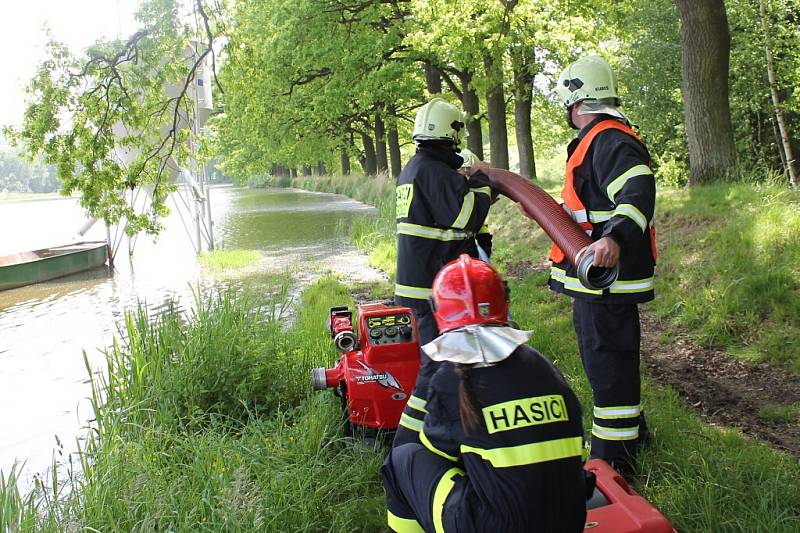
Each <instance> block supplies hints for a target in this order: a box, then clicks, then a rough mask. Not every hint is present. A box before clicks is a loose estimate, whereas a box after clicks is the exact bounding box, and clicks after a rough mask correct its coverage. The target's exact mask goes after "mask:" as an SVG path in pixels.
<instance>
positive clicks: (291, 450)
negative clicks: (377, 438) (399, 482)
mask: <svg viewBox="0 0 800 533" xmlns="http://www.w3.org/2000/svg"><path fill="white" fill-rule="evenodd" d="M271 294H273V295H274V296H272V297H271V298H274V301H266V302H265V301H259V300H255V299H253V298H252V297H248V296H246V295H243V294H241V293H240V292H233V291H229V292H223V293H219V294H216V295H199V296H198V309H197V311H195V312H194V313H193V314H192V315H189V316H186V315H181V314H179V313H178V312H177V311H175V310H174V309H172V310H169V311H167V312H166V313H164V314H163V315H161V316H159V317H151V316H148V315H147V314H146V313H145V312H144V311H143V310H142V309H139V310H138V311H137V312H135V313H132V314H129V315H128V317H127V321H126V326H127V330H126V335H125V340H124V341H119V342H117V343H116V344H115V345H114V347H113V349H112V350H110V351H109V352H108V354H107V359H108V370H107V376H108V378H107V379H103V378H100V377H98V376H94V378H93V386H94V390H95V394H94V399H93V404H94V408H95V418H96V422H95V424H94V428H95V429H94V430H93V432H92V433H91V435H90V438H89V440H88V442H87V444H86V445H85V446H84V447H83V449H82V461H81V464H82V470H83V476H77V477H76V478H75V479H71V480H61V481H59V480H55V481H54V482H53V485H54V486H59V485H62V484H63V483H64V482H66V483H67V486H68V487H69V490H61V491H60V492H58V495H57V497H56V496H54V495H53V494H51V493H53V490H52V488H50V487H45V486H44V485H40V486H38V487H37V489H36V490H35V492H34V493H33V494H32V495H31V497H30V499H29V500H22V499H21V498H20V497H19V495H18V494H16V493H15V492H14V490H15V489H14V484H13V482H9V481H5V482H4V483H3V484H2V486H0V502H3V507H2V508H0V509H3V510H4V514H3V520H5V522H0V523H2V524H14V526H13V527H14V528H17V527H19V530H21V531H53V532H56V531H59V532H60V531H78V530H81V531H275V532H283V531H297V530H298V529H303V530H305V531H329V530H330V531H375V530H378V529H380V528H381V527H382V524H383V522H384V517H385V510H384V508H383V495H382V488H381V485H380V481H379V476H378V469H379V466H380V464H381V462H382V460H383V456H382V453H380V452H378V451H376V450H367V449H363V448H361V447H353V446H351V445H348V443H347V442H346V441H345V440H343V439H342V438H341V437H340V436H341V434H342V428H341V426H340V420H341V414H340V411H339V409H340V408H339V402H338V399H336V398H334V397H333V395H332V394H329V393H321V392H313V391H312V390H311V380H310V370H311V368H313V367H316V366H327V365H329V364H331V363H332V362H333V360H334V359H335V351H334V349H333V347H332V342H331V340H330V338H329V335H328V334H327V328H326V326H325V320H326V318H327V315H328V308H329V307H330V306H332V305H341V304H345V305H347V304H350V303H351V300H350V298H349V296H348V293H347V288H346V287H344V286H342V285H341V284H339V283H338V282H337V281H336V280H335V279H333V278H330V277H328V278H324V279H321V280H320V281H318V282H317V283H316V284H315V285H313V286H312V287H310V288H309V289H307V290H306V291H305V292H304V293H303V295H302V303H301V305H300V307H299V310H298V312H297V316H296V318H295V321H294V322H293V326H292V327H291V328H290V329H289V330H287V331H284V330H283V329H282V326H283V324H284V322H283V320H282V319H281V313H280V311H279V310H280V309H281V306H282V299H283V298H285V291H283V290H280V289H277V290H273V291H271ZM265 310H267V311H265ZM101 398H105V399H104V400H102V401H101ZM14 474H15V473H14V472H13V471H12V473H11V475H10V477H11V478H13V477H14ZM6 502H10V503H6ZM26 502H28V503H26ZM30 502H36V503H35V504H33V503H30ZM14 530H16V529H14Z"/></svg>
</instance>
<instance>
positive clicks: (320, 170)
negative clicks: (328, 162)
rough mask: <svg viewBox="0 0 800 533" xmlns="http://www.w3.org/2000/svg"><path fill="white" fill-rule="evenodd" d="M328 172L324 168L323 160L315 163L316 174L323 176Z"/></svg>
mask: <svg viewBox="0 0 800 533" xmlns="http://www.w3.org/2000/svg"><path fill="white" fill-rule="evenodd" d="M327 173H328V170H327V169H326V168H325V161H320V162H318V163H317V174H318V175H320V176H324V175H326V174H327Z"/></svg>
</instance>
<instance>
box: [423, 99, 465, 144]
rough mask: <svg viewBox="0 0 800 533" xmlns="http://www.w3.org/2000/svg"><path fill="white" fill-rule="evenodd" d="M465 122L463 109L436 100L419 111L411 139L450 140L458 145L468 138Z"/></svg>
mask: <svg viewBox="0 0 800 533" xmlns="http://www.w3.org/2000/svg"><path fill="white" fill-rule="evenodd" d="M465 122H466V115H465V114H464V112H463V111H461V109H459V108H458V107H456V106H454V105H453V104H448V103H447V102H445V101H444V100H442V99H441V98H434V99H433V100H431V101H430V102H428V103H427V104H425V105H424V106H422V107H420V108H419V111H417V118H416V119H415V120H414V131H413V133H412V136H411V138H412V139H414V140H415V141H448V140H449V141H453V144H456V145H457V144H458V143H459V142H461V139H462V138H463V137H466V129H465V127H464V126H465Z"/></svg>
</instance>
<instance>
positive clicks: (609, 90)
mask: <svg viewBox="0 0 800 533" xmlns="http://www.w3.org/2000/svg"><path fill="white" fill-rule="evenodd" d="M556 93H557V94H558V98H559V99H560V100H561V103H563V104H564V105H565V106H567V107H570V106H572V105H573V104H576V103H578V102H581V101H583V100H605V99H608V98H613V99H614V104H615V105H619V96H618V95H617V78H616V76H614V72H613V71H612V70H611V67H610V66H608V63H606V60H605V59H603V58H602V57H600V56H587V57H583V58H581V59H579V60H577V61H575V62H574V63H572V64H571V65H569V66H568V67H567V68H565V69H564V71H563V72H562V73H561V76H559V77H558V83H557V84H556Z"/></svg>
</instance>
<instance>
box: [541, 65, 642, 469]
mask: <svg viewBox="0 0 800 533" xmlns="http://www.w3.org/2000/svg"><path fill="white" fill-rule="evenodd" d="M556 92H557V94H558V96H559V99H560V100H561V102H562V103H563V104H564V106H565V107H566V112H567V121H568V123H569V125H570V126H571V127H572V128H574V129H576V130H579V133H578V136H577V138H575V139H574V140H573V141H572V142H571V143H570V144H569V146H568V148H567V153H568V160H567V172H566V178H565V183H564V188H563V191H562V193H561V197H562V199H563V201H564V205H563V207H564V209H565V210H566V211H567V212H568V213H569V214H570V215H571V216H572V218H573V219H574V220H575V221H576V222H577V223H578V224H579V225H580V226H581V227H582V228H583V229H584V230H585V231H586V232H587V233H588V234H589V235H590V236H591V237H592V240H593V241H594V242H593V243H592V244H591V245H590V246H589V247H588V248H587V250H591V251H594V254H595V257H594V263H593V264H594V265H596V266H599V267H613V266H615V265H618V266H619V278H618V279H617V281H616V282H615V283H614V284H613V285H611V287H609V288H608V289H605V290H591V289H587V288H585V287H584V286H583V285H581V283H580V282H579V281H578V279H577V275H576V272H575V269H574V268H573V267H572V266H571V265H570V264H569V263H568V262H567V261H566V260H565V258H564V254H563V252H562V251H561V250H560V249H558V247H556V246H553V249H552V250H551V255H550V259H551V260H552V262H553V264H552V268H551V273H550V281H549V284H550V288H551V289H552V290H554V291H556V292H560V293H563V294H566V295H568V296H571V297H572V298H573V313H572V316H573V323H574V326H575V333H576V334H577V338H578V347H579V349H580V354H581V360H582V361H583V366H584V369H585V371H586V374H587V376H588V378H589V382H590V384H591V386H592V392H593V396H594V417H593V423H592V447H591V455H592V457H593V458H600V459H605V460H606V461H608V462H610V463H612V465H613V466H615V467H616V468H617V469H623V470H624V469H627V468H629V467H630V466H631V459H632V458H633V457H634V456H635V454H636V452H637V450H638V448H639V446H640V445H641V444H642V443H643V442H646V441H647V440H648V439H649V434H648V430H647V425H646V423H645V419H644V414H643V412H642V406H641V391H640V375H639V345H640V325H639V308H638V304H640V303H643V302H647V301H650V300H652V299H653V297H654V293H653V272H654V267H655V258H656V251H655V231H654V229H653V226H652V222H653V212H654V209H655V195H656V192H655V179H654V176H653V171H652V170H651V167H650V155H649V154H648V152H647V148H646V147H645V146H644V144H643V143H642V142H641V140H639V138H638V137H637V136H636V134H635V133H634V132H633V130H632V129H631V125H630V122H629V121H628V119H627V118H626V117H625V115H623V114H622V113H621V112H620V111H619V109H618V106H619V105H620V100H619V97H618V96H617V81H616V77H615V76H614V73H613V72H612V70H611V68H610V67H609V65H608V63H606V61H605V60H604V59H603V58H601V57H599V56H588V57H584V58H582V59H579V60H578V61H576V62H574V63H572V64H571V65H569V66H568V67H567V68H566V69H565V70H564V72H563V73H562V74H561V76H560V77H559V79H558V82H557V86H556Z"/></svg>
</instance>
